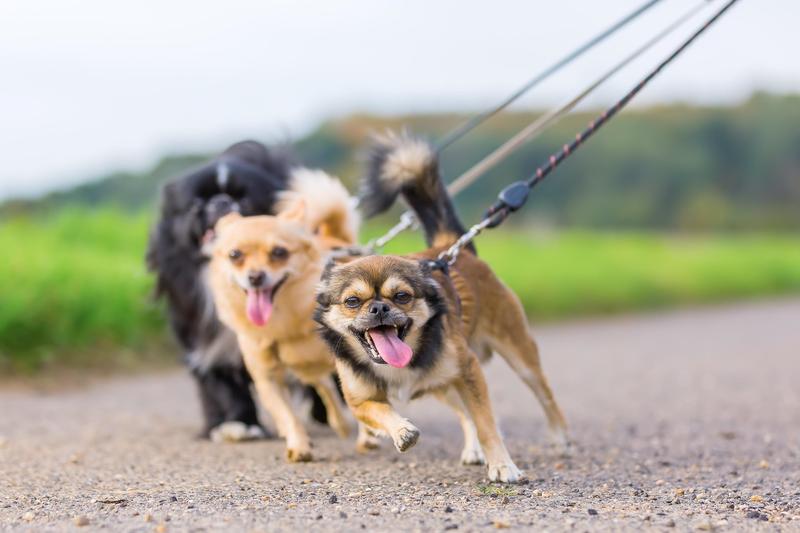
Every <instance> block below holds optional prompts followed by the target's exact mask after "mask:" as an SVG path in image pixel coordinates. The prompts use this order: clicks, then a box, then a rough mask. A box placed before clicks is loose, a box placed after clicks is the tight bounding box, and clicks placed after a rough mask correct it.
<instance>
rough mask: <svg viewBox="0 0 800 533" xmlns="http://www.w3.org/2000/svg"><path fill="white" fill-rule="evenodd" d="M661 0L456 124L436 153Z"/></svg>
mask: <svg viewBox="0 0 800 533" xmlns="http://www.w3.org/2000/svg"><path fill="white" fill-rule="evenodd" d="M660 1H661V0H649V1H647V2H645V3H644V4H642V5H641V6H640V7H639V8H637V9H636V10H634V11H633V12H631V13H629V14H628V15H627V16H625V17H623V18H622V19H620V20H619V21H617V22H616V23H614V24H612V25H611V26H609V27H608V28H606V29H605V30H604V31H603V32H601V33H599V34H597V35H595V36H594V37H592V38H591V39H589V40H588V41H587V42H585V43H584V44H583V45H581V46H579V47H578V48H576V49H575V50H573V51H572V52H570V53H569V54H567V55H566V56H565V57H563V58H562V59H560V60H559V61H556V62H555V63H554V64H552V65H550V66H549V67H547V68H546V69H544V70H543V71H542V72H540V73H539V74H537V75H536V76H534V77H533V78H531V79H530V80H528V81H527V82H525V84H524V85H522V86H521V87H520V88H519V89H517V90H516V91H514V92H513V93H512V94H511V95H510V96H509V97H508V98H506V99H505V100H503V101H502V102H500V103H499V104H498V105H496V106H495V107H492V108H490V109H487V110H486V111H484V112H482V113H479V114H477V115H475V116H474V117H472V118H470V119H469V120H467V121H465V122H463V123H462V124H461V125H459V126H456V127H455V128H453V129H452V130H450V132H449V133H447V134H445V135H444V137H443V138H442V139H440V140H439V142H438V143H437V144H436V153H437V154H438V153H441V152H442V151H443V150H444V149H445V148H447V147H448V146H450V145H451V144H453V143H454V142H456V141H457V140H459V139H461V138H462V137H463V136H464V135H466V134H467V133H469V132H470V131H472V130H473V129H475V128H476V127H478V126H479V125H481V124H482V123H484V122H485V121H486V120H488V119H490V118H492V117H493V116H494V115H496V114H497V113H499V112H500V111H502V110H503V109H505V108H506V107H508V106H509V105H511V104H512V103H514V102H515V101H516V100H518V99H519V98H520V97H521V96H522V95H524V94H525V93H526V92H528V91H529V90H531V89H532V88H533V87H535V86H536V85H538V84H539V83H541V82H543V81H544V80H546V79H547V78H549V77H550V76H552V75H553V74H555V73H556V72H558V71H559V70H561V69H562V68H564V67H566V66H567V65H569V64H570V63H572V62H573V61H574V60H576V59H577V58H578V57H580V56H581V55H583V54H584V53H585V52H588V51H589V50H590V49H592V48H594V47H595V46H597V45H598V44H600V43H601V42H603V41H604V40H606V39H607V38H608V37H611V36H612V35H613V34H614V33H616V32H617V31H619V30H620V29H622V28H623V27H625V26H626V25H627V24H628V23H630V22H632V21H634V20H636V19H637V18H638V17H639V16H640V15H642V14H643V13H644V12H645V11H647V10H648V9H650V8H651V7H653V6H655V5H656V4H657V3H659V2H660Z"/></svg>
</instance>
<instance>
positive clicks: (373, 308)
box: [369, 302, 389, 315]
mask: <svg viewBox="0 0 800 533" xmlns="http://www.w3.org/2000/svg"><path fill="white" fill-rule="evenodd" d="M369 312H370V314H373V315H383V314H386V313H388V312H389V306H388V305H387V304H385V303H383V302H372V303H371V304H370V306H369Z"/></svg>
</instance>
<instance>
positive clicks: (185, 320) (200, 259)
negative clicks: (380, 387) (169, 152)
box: [146, 141, 324, 436]
mask: <svg viewBox="0 0 800 533" xmlns="http://www.w3.org/2000/svg"><path fill="white" fill-rule="evenodd" d="M221 164H222V165H224V170H223V171H224V172H226V173H227V180H226V182H224V183H222V184H221V183H220V177H219V176H218V170H219V169H220V165H221ZM291 165H292V162H291V160H290V159H289V157H288V156H287V155H286V154H285V153H281V152H278V151H275V150H273V149H268V148H267V147H265V146H264V145H262V144H260V143H258V142H255V141H243V142H240V143H237V144H234V145H233V146H231V147H230V148H228V149H227V150H225V151H224V152H223V153H222V154H221V155H220V156H218V157H217V158H215V159H214V160H212V161H211V162H209V163H208V164H207V165H205V166H203V167H201V168H199V169H196V170H195V171H193V172H191V173H189V174H187V175H185V176H183V177H181V178H179V179H176V180H174V181H171V182H169V183H167V184H166V185H165V186H164V187H163V189H162V195H161V211H160V217H159V220H158V221H157V223H156V225H155V226H154V228H153V230H152V232H151V235H150V241H149V243H148V249H147V257H146V260H147V266H148V268H149V270H150V271H152V272H153V273H155V275H156V287H155V293H156V296H157V297H161V298H164V300H165V301H166V303H167V311H168V315H169V323H170V326H171V328H172V331H173V332H174V334H175V337H176V338H177V340H178V342H179V343H180V346H181V348H182V349H183V351H184V359H185V361H186V363H187V364H188V365H189V367H190V368H191V370H192V374H193V375H194V376H195V378H196V382H197V385H198V389H199V392H200V400H201V404H202V407H203V414H204V417H205V425H204V428H203V431H202V435H204V436H208V434H209V432H210V431H211V429H213V428H214V427H216V426H218V425H219V424H221V423H222V422H226V421H241V422H244V423H245V424H248V425H256V424H258V418H257V414H256V406H255V403H254V401H253V398H252V396H251V393H250V383H251V380H250V376H249V375H248V373H247V371H246V369H245V368H244V364H243V362H242V357H241V354H240V353H239V349H238V346H237V343H236V339H235V337H234V336H233V334H232V333H231V332H230V331H229V330H228V329H227V328H226V327H225V326H223V325H222V324H221V323H220V322H219V320H218V319H217V317H216V313H215V312H214V311H213V304H212V303H211V302H210V301H209V298H210V295H209V291H208V289H207V287H206V281H205V279H204V270H205V267H206V264H207V258H206V257H205V256H204V255H203V253H202V240H203V237H204V235H205V234H206V232H207V231H208V230H209V229H212V228H213V225H214V223H215V222H216V220H217V219H218V218H219V216H221V215H223V214H224V212H218V211H217V210H216V209H215V206H216V205H217V203H219V204H220V205H223V206H224V208H225V209H227V208H230V207H234V208H235V207H237V206H238V210H239V212H241V213H242V214H243V215H261V214H269V213H271V212H272V210H273V207H274V205H275V202H276V199H277V194H278V193H279V192H280V191H282V190H284V189H286V187H287V182H288V180H289V174H290V168H291ZM215 202H216V203H215ZM315 403H319V404H321V400H319V398H318V397H317V398H316V399H315ZM323 411H324V409H323ZM317 414H318V410H317Z"/></svg>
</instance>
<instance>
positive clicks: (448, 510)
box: [444, 505, 453, 513]
mask: <svg viewBox="0 0 800 533" xmlns="http://www.w3.org/2000/svg"><path fill="white" fill-rule="evenodd" d="M444 512H445V513H452V512H453V508H452V507H450V506H449V505H448V506H446V507H445V508H444Z"/></svg>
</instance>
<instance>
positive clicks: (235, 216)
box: [214, 211, 242, 232]
mask: <svg viewBox="0 0 800 533" xmlns="http://www.w3.org/2000/svg"><path fill="white" fill-rule="evenodd" d="M241 218H242V215H240V214H239V213H238V212H236V211H231V212H230V213H228V214H227V215H225V216H224V217H222V218H221V219H219V220H217V223H216V224H215V225H214V230H215V231H216V232H220V231H222V230H223V229H224V228H225V227H226V226H230V225H231V224H232V223H234V222H236V221H237V220H239V219H241Z"/></svg>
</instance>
